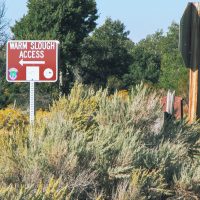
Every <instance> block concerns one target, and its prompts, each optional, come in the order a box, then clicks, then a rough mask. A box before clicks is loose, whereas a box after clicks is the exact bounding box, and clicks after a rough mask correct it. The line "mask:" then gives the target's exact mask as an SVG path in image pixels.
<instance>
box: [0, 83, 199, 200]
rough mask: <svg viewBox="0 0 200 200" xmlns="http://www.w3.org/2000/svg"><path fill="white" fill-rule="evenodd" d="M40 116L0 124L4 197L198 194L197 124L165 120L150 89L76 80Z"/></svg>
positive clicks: (120, 199)
mask: <svg viewBox="0 0 200 200" xmlns="http://www.w3.org/2000/svg"><path fill="white" fill-rule="evenodd" d="M41 115H42V117H41ZM37 119H38V120H37V123H36V124H35V126H34V127H29V126H27V125H26V126H25V127H24V125H23V128H21V126H22V124H19V125H18V126H17V125H15V126H13V128H12V129H9V130H7V129H6V130H5V131H4V129H1V134H0V183H1V187H0V198H1V199H6V198H7V199H35V200H36V199H71V200H75V199H78V200H85V199H88V200H89V199H99V200H103V199H104V200H107V199H109V200H110V199H111V200H112V199H113V200H134V199H152V200H154V199H155V200H159V199H161V200H164V199H188V200H189V199H199V198H200V159H199V144H200V143H199V142H200V140H199V138H200V133H199V132H200V126H199V124H198V123H197V124H194V125H192V126H189V125H187V124H186V123H185V122H180V121H179V122H174V121H169V122H168V123H164V121H163V113H162V111H161V107H160V96H159V94H158V92H156V91H154V90H153V89H150V88H148V87H146V86H144V85H142V84H141V85H138V86H137V87H136V88H134V89H133V90H132V91H130V94H129V95H127V94H125V95H120V94H119V93H118V92H116V93H115V94H114V95H112V96H109V95H108V92H107V90H99V91H94V90H93V89H92V88H86V87H85V86H83V85H78V84H76V85H75V86H74V88H73V89H72V91H71V94H70V95H69V96H68V97H63V98H61V99H60V100H59V101H56V102H54V104H53V106H52V107H51V108H50V112H48V113H44V114H40V116H39V115H38V118H37Z"/></svg>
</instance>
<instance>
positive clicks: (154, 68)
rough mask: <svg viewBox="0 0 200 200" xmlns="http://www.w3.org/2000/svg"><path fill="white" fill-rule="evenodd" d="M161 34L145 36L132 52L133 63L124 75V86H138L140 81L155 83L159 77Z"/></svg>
mask: <svg viewBox="0 0 200 200" xmlns="http://www.w3.org/2000/svg"><path fill="white" fill-rule="evenodd" d="M162 37H163V36H162V32H156V33H155V34H154V35H149V36H147V38H146V39H144V40H141V41H140V42H139V43H138V44H137V45H135V48H134V49H133V50H132V56H133V62H132V64H131V65H130V66H129V71H128V73H127V74H125V75H124V82H125V83H126V86H127V87H128V86H133V85H135V84H138V83H139V82H140V81H141V80H142V81H147V82H151V83H157V82H158V79H159V75H160V67H161V52H160V41H161V40H162Z"/></svg>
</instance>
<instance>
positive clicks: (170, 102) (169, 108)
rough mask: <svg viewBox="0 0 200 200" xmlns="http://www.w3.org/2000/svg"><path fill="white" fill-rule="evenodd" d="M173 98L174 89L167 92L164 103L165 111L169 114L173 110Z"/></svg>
mask: <svg viewBox="0 0 200 200" xmlns="http://www.w3.org/2000/svg"><path fill="white" fill-rule="evenodd" d="M174 98H175V91H173V92H170V91H168V93H167V105H166V112H167V113H169V114H171V115H172V114H173V112H174Z"/></svg>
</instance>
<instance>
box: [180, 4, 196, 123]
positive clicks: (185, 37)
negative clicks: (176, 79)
mask: <svg viewBox="0 0 200 200" xmlns="http://www.w3.org/2000/svg"><path fill="white" fill-rule="evenodd" d="M179 45H180V51H181V54H182V57H183V60H184V63H185V65H186V67H188V68H189V71H190V72H189V78H190V81H189V84H190V85H189V123H193V122H195V121H196V120H197V119H199V118H200V96H199V95H200V91H199V90H200V83H199V75H200V73H199V67H200V3H188V6H187V8H186V9H185V12H184V14H183V16H182V18H181V23H180V42H179Z"/></svg>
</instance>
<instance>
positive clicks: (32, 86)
mask: <svg viewBox="0 0 200 200" xmlns="http://www.w3.org/2000/svg"><path fill="white" fill-rule="evenodd" d="M34 120H35V83H34V82H32V81H31V82H30V124H31V125H34Z"/></svg>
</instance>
